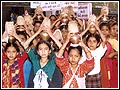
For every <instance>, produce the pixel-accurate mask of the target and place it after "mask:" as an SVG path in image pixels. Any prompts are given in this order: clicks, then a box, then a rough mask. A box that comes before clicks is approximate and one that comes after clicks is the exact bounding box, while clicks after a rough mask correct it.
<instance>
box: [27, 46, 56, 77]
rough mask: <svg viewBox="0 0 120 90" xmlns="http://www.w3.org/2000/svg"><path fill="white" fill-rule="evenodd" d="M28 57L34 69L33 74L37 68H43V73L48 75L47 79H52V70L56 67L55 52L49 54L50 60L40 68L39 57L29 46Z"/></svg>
mask: <svg viewBox="0 0 120 90" xmlns="http://www.w3.org/2000/svg"><path fill="white" fill-rule="evenodd" d="M28 55H29V58H30V60H31V62H32V63H33V69H34V75H35V74H36V73H37V71H38V70H39V69H43V71H45V73H46V74H47V75H48V78H49V79H52V76H53V74H54V70H55V67H56V63H55V58H56V56H55V54H51V56H50V60H49V61H48V62H47V64H46V65H45V66H44V67H42V68H41V65H40V58H39V56H38V54H35V50H34V49H32V48H31V50H30V51H29V52H28Z"/></svg>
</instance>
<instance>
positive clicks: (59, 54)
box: [57, 33, 72, 57]
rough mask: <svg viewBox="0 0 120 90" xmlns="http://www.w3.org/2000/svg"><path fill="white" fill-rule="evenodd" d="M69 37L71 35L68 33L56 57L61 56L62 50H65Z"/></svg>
mask: <svg viewBox="0 0 120 90" xmlns="http://www.w3.org/2000/svg"><path fill="white" fill-rule="evenodd" d="M71 36H72V34H70V33H68V35H67V39H66V41H65V42H64V44H63V45H62V47H61V48H60V50H59V51H58V54H57V57H61V56H63V53H64V50H65V48H66V46H67V44H68V43H69V41H70V38H71Z"/></svg>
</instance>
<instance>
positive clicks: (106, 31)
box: [101, 26, 109, 37]
mask: <svg viewBox="0 0 120 90" xmlns="http://www.w3.org/2000/svg"><path fill="white" fill-rule="evenodd" d="M101 31H102V33H103V34H104V35H105V37H107V36H108V35H109V28H108V27H107V26H103V27H102V28H101Z"/></svg>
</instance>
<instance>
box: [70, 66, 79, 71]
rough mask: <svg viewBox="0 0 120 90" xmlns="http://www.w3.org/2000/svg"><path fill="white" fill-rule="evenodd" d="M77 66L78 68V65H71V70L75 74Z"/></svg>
mask: <svg viewBox="0 0 120 90" xmlns="http://www.w3.org/2000/svg"><path fill="white" fill-rule="evenodd" d="M77 66H78V65H77V64H75V65H71V69H72V71H73V72H75V70H76V68H77Z"/></svg>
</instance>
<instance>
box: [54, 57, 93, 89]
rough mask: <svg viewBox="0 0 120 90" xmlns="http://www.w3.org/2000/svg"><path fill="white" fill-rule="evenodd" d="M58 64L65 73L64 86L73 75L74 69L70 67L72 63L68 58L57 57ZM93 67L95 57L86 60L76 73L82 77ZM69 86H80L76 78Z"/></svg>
mask: <svg viewBox="0 0 120 90" xmlns="http://www.w3.org/2000/svg"><path fill="white" fill-rule="evenodd" d="M56 64H57V66H58V67H59V68H60V70H61V72H62V74H63V86H64V85H65V84H66V83H67V82H68V81H69V80H70V78H71V77H72V75H73V73H72V70H71V68H70V64H69V62H68V60H67V59H66V58H58V57H57V58H56ZM93 67H94V58H92V59H91V60H90V61H88V60H86V61H84V62H83V63H82V64H80V65H79V66H78V69H77V72H76V73H75V75H77V76H78V77H79V78H80V77H81V78H82V77H84V75H85V74H86V73H88V72H89V71H90V70H91V69H92V68H93ZM69 87H70V88H71V87H72V88H78V83H77V80H76V78H73V80H72V82H71V84H70V86H69Z"/></svg>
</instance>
